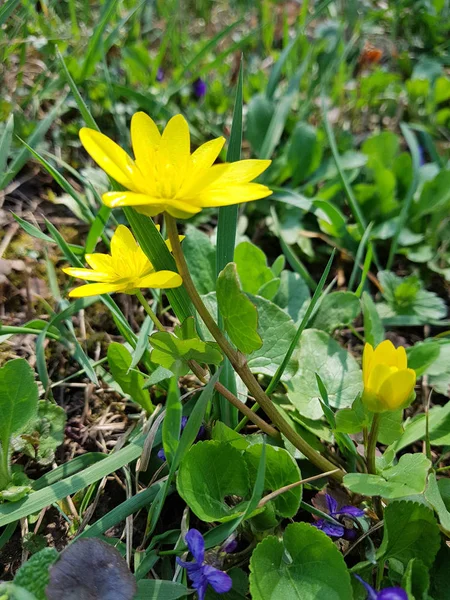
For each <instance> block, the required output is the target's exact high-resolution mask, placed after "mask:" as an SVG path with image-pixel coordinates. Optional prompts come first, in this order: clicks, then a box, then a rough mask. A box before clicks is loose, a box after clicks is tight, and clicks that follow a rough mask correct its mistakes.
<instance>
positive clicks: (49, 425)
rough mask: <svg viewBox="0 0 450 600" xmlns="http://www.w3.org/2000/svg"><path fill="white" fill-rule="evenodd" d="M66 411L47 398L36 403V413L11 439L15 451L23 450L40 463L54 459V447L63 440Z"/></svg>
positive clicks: (50, 461)
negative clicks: (18, 434)
mask: <svg viewBox="0 0 450 600" xmlns="http://www.w3.org/2000/svg"><path fill="white" fill-rule="evenodd" d="M65 425H66V411H65V410H64V409H63V408H61V407H60V406H57V405H56V404H54V403H53V402H50V401H49V400H41V401H40V402H39V403H38V407H37V414H36V416H35V418H33V419H31V420H30V421H29V422H28V424H27V425H26V427H25V429H24V430H23V431H22V433H21V435H20V437H18V438H15V439H13V440H12V447H13V449H14V451H15V452H24V453H25V454H27V455H28V456H30V457H31V458H34V459H35V460H36V461H37V462H38V463H39V464H40V465H49V464H51V463H52V462H53V461H54V459H55V451H56V449H57V448H58V447H59V446H60V445H61V444H62V443H63V442H64V429H65Z"/></svg>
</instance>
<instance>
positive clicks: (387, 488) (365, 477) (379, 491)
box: [344, 454, 431, 500]
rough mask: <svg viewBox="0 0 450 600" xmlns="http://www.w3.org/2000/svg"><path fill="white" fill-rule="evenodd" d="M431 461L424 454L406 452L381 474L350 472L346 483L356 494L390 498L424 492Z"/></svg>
mask: <svg viewBox="0 0 450 600" xmlns="http://www.w3.org/2000/svg"><path fill="white" fill-rule="evenodd" d="M430 466H431V463H430V461H429V460H428V458H426V456H424V455H423V454H404V455H403V456H401V457H400V459H399V461H398V464H396V465H394V466H392V467H391V466H389V467H387V468H384V469H382V470H381V472H380V474H379V475H370V474H366V473H348V474H347V475H346V476H345V477H344V483H345V485H346V486H347V487H348V488H349V490H351V491H352V492H355V493H356V494H363V495H365V496H382V497H383V498H388V499H390V500H393V499H396V498H404V497H405V496H413V495H414V494H422V493H423V492H424V491H425V486H426V481H427V474H428V470H429V469H430Z"/></svg>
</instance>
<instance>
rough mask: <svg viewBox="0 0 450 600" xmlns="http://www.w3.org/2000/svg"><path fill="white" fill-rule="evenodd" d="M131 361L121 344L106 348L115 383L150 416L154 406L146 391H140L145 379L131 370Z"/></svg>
mask: <svg viewBox="0 0 450 600" xmlns="http://www.w3.org/2000/svg"><path fill="white" fill-rule="evenodd" d="M132 360H133V359H132V356H131V354H130V353H129V352H128V350H127V349H126V348H125V347H124V346H123V345H122V344H119V343H117V342H112V343H111V344H110V345H109V346H108V363H109V368H110V369H111V373H112V376H113V377H114V379H115V381H116V382H117V383H118V384H119V385H120V387H121V388H122V390H123V392H124V394H128V395H129V396H130V397H131V399H132V400H133V401H134V402H136V404H139V406H141V407H142V408H143V409H144V410H146V411H147V412H148V413H149V414H151V413H152V412H153V410H154V406H153V404H152V401H151V400H150V395H149V393H148V391H147V390H144V389H142V388H143V385H144V381H145V378H144V376H143V374H142V373H141V372H140V371H138V370H137V369H136V368H134V369H132V368H131V363H132Z"/></svg>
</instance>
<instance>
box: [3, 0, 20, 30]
mask: <svg viewBox="0 0 450 600" xmlns="http://www.w3.org/2000/svg"><path fill="white" fill-rule="evenodd" d="M19 4H20V0H6V2H5V4H4V5H3V6H2V7H1V8H0V27H1V26H2V25H3V23H6V19H9V17H10V16H11V15H12V13H13V10H14V9H15V8H16V6H18V5H19Z"/></svg>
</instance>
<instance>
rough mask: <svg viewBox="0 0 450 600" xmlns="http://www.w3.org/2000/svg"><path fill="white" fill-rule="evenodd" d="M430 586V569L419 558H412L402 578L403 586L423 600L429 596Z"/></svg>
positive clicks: (413, 595)
mask: <svg viewBox="0 0 450 600" xmlns="http://www.w3.org/2000/svg"><path fill="white" fill-rule="evenodd" d="M429 587H430V575H429V570H428V567H427V566H426V565H424V564H423V562H422V561H421V560H419V559H417V558H412V559H411V560H410V561H409V563H408V566H407V567H406V571H405V574H404V575H403V579H402V588H403V589H404V590H406V592H407V594H408V595H409V596H410V597H412V598H416V599H417V600H421V599H422V598H423V599H424V600H426V599H427V598H429V596H428V589H429Z"/></svg>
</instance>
